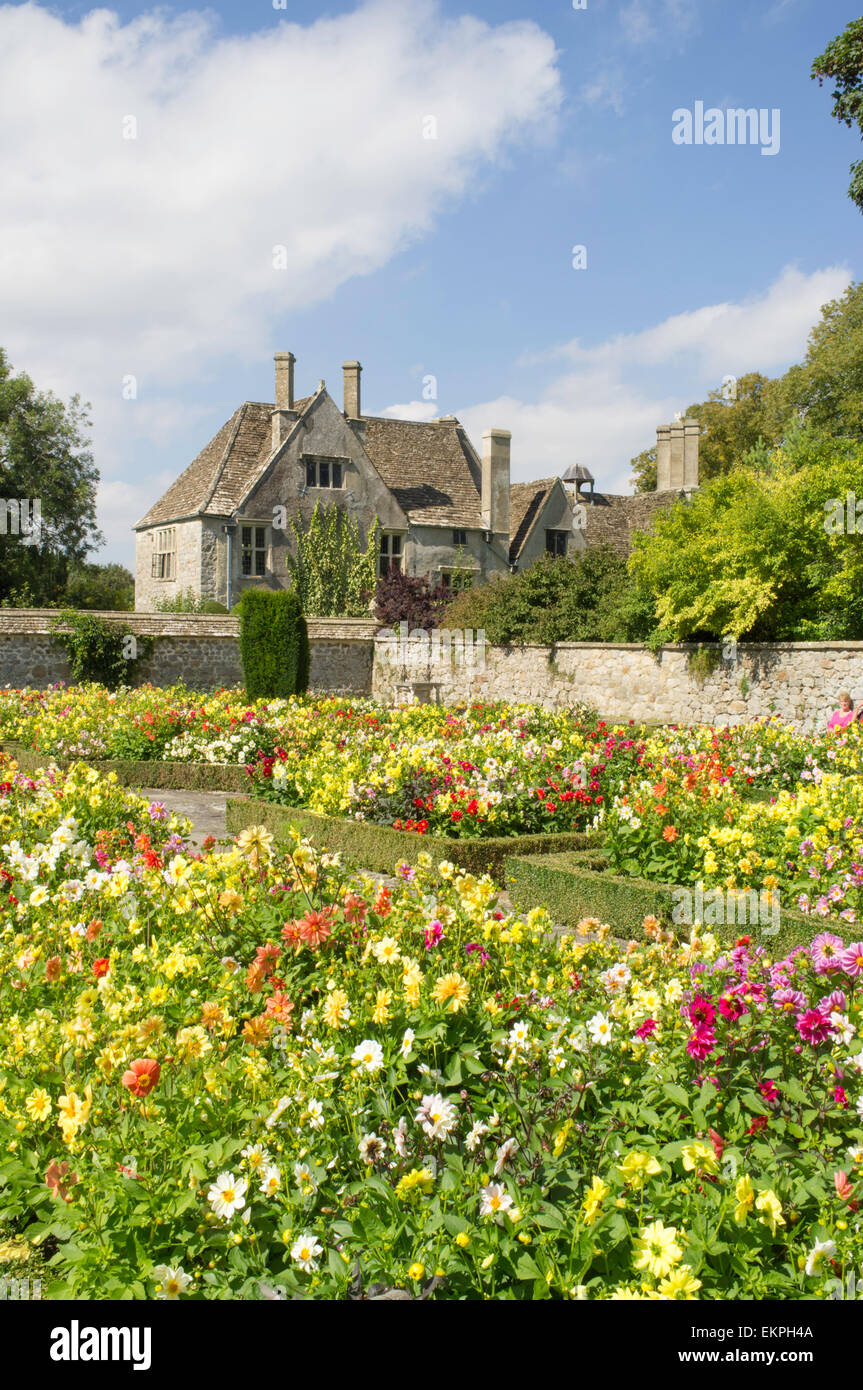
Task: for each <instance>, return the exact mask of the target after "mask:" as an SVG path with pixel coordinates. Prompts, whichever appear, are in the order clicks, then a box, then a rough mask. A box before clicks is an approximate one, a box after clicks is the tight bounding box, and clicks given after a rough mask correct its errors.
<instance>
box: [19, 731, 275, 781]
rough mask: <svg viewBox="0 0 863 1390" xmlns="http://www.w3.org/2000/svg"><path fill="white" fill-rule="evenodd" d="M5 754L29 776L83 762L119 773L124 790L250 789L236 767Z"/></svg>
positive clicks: (24, 751) (245, 775)
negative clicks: (129, 788) (43, 770)
mask: <svg viewBox="0 0 863 1390" xmlns="http://www.w3.org/2000/svg"><path fill="white" fill-rule="evenodd" d="M3 751H4V753H8V754H9V756H10V757H12V758H14V759H15V761H16V763H17V764H18V766H19V768H20V769H21V771H22V772H26V773H28V774H29V775H32V774H33V773H34V772H40V771H41V770H42V769H43V768H45V767H47V766H48V764H49V763H56V764H57V766H58V767H64V768H65V767H70V766H71V765H72V763H75V762H84V763H87V764H88V766H90V767H95V768H96V770H97V772H104V773H105V774H107V773H109V772H116V774H117V778H118V780H119V781H120V782H122V784H123V786H124V787H159V788H160V789H162V790H168V789H169V788H172V787H175V788H176V789H177V790H182V791H217V792H243V791H245V790H246V789H247V787H248V786H249V776H248V773H247V772H246V769H245V768H244V767H241V766H240V765H239V764H234V763H163V762H158V761H157V760H156V759H155V758H154V759H153V761H152V762H150V761H144V762H135V761H134V760H133V759H131V758H118V759H114V760H110V759H108V760H105V761H102V762H94V761H93V760H92V759H91V758H55V757H51V756H50V754H47V753H39V752H36V751H35V750H34V749H32V748H24V747H22V745H21V744H17V743H4V745H3Z"/></svg>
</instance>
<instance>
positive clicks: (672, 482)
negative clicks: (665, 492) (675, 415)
mask: <svg viewBox="0 0 863 1390" xmlns="http://www.w3.org/2000/svg"><path fill="white" fill-rule="evenodd" d="M668 428H669V433H670V435H671V465H670V470H669V471H670V479H669V487H671V488H673V489H674V490H675V492H677V491H679V489H680V488H682V487H683V419H682V418H681V419H679V420H672V422H671V424H670V425H669V427H668Z"/></svg>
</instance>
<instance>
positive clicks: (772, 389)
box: [632, 372, 788, 492]
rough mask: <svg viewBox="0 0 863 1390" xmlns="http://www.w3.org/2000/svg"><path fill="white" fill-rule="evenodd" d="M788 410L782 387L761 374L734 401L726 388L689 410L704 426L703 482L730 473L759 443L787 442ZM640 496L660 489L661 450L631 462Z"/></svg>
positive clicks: (743, 383)
mask: <svg viewBox="0 0 863 1390" xmlns="http://www.w3.org/2000/svg"><path fill="white" fill-rule="evenodd" d="M787 411H788V406H787V404H786V402H785V400H784V398H783V396H782V393H781V390H780V387H779V384H778V383H777V382H776V381H774V380H771V379H770V378H769V377H765V376H762V375H761V373H760V372H748V373H746V374H745V375H744V376H741V377H738V378H737V385H736V392H735V397H734V399H727V398H726V396H725V395H724V394H723V391H722V388H721V387H717V388H716V389H715V390H714V391H711V392H709V394H708V397H707V400H706V401H699V402H696V403H695V404H694V405H690V406H688V407H687V409H686V411H685V414H686V415H689V416H691V417H693V418H694V419H696V420H698V421H699V423H700V424H701V438H700V439H699V441H698V477H699V482H702V483H703V482H705V481H706V480H707V479H708V478H716V477H718V476H719V474H720V473H727V472H728V470H729V469H730V468H733V467H734V465H735V464H736V463H739V462H740V460H741V458H742V457H743V455H744V454H746V453H748V452H749V451H750V450H751V449H753V448H756V447H757V445H758V443H759V441H766V442H767V443H768V444H777V443H779V441H780V440H781V439H782V436H783V432H784V423H785V417H786V414H787ZM632 471H633V481H634V482H635V485H636V491H637V492H653V491H654V490H655V488H656V446H655V445H654V446H653V447H652V448H650V449H645V450H644V451H643V452H642V453H640V454H637V455H636V456H635V458H634V459H633V460H632Z"/></svg>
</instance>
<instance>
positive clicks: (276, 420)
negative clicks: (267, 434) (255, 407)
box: [270, 352, 297, 450]
mask: <svg viewBox="0 0 863 1390" xmlns="http://www.w3.org/2000/svg"><path fill="white" fill-rule="evenodd" d="M273 360H274V361H275V364H276V408H275V410H274V411H273V413H272V415H271V416H270V420H271V422H272V427H273V436H272V447H273V449H274V450H275V449H278V447H279V445H280V444H282V443H283V442H284V440H285V439H287V437H288V431H289V429H290V428H291V425H292V423H293V421H294V419H295V418H296V417H295V415H294V413H293V411H294V363H295V362H296V360H297V359H296V357H295V356H294V354H293V353H292V352H277V353H276V354H275V356H274V359H273Z"/></svg>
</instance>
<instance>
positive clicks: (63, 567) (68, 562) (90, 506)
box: [0, 348, 102, 604]
mask: <svg viewBox="0 0 863 1390" xmlns="http://www.w3.org/2000/svg"><path fill="white" fill-rule="evenodd" d="M89 426H90V421H89V418H88V416H87V408H86V407H85V406H83V405H82V404H81V401H80V399H79V397H78V396H73V397H72V399H71V400H70V401H69V403H68V404H66V405H64V404H63V402H62V401H60V400H58V399H57V397H56V396H54V395H52V394H51V393H50V392H41V391H37V390H36V387H35V386H34V384H33V382H32V381H31V380H30V378H29V377H28V376H25V375H24V374H23V373H21V374H19V375H17V376H15V375H13V372H12V367H11V366H10V363H9V360H8V358H7V356H6V354H5V352H4V351H3V350H2V348H0V498H2V502H3V504H4V505H3V507H2V512H0V602H3V601H6V602H8V601H9V600H10V598H13V599H14V595H15V594H19V595H22V596H23V597H24V599H25V600H26V601H28V602H31V603H36V604H39V603H52V602H54V601H56V600H58V599H60V598H61V597H62V595H63V591H64V589H65V586H66V581H67V578H68V574H69V570H70V568H71V567H72V566H74V565H76V564H79V563H81V562H82V561H84V559H85V558H86V556H87V555H88V553H89V552H90V551H91V550H93V549H94V548H95V547H96V546H97V545H99V544H101V542H102V536H101V535H100V533H99V531H98V530H97V528H96V485H97V483H98V480H99V475H98V472H97V470H96V468H95V466H94V464H93V456H92V454H91V453H90V449H89V440H88V430H89ZM9 503H11V504H12V509H11V511H10V509H9V506H8V504H9ZM37 506H38V511H39V513H40V514H41V521H40V523H39V525H38V527H36V528H34V529H33V531H32V533H31V534H29V535H28V534H26V525H21V524H19V517H20V515H22V514H24V515H26V516H27V517H28V519H32V518H33V517H34V516H35V515H36V509H37ZM22 531H24V532H25V534H22Z"/></svg>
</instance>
